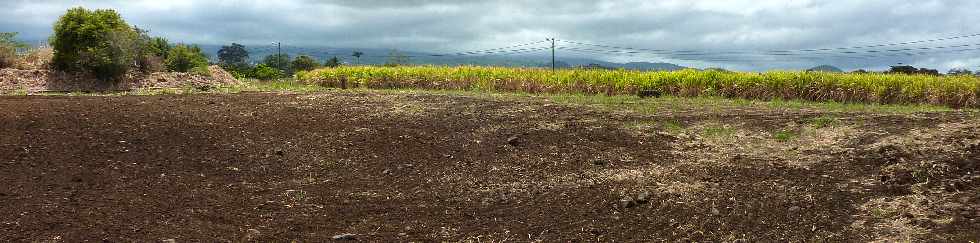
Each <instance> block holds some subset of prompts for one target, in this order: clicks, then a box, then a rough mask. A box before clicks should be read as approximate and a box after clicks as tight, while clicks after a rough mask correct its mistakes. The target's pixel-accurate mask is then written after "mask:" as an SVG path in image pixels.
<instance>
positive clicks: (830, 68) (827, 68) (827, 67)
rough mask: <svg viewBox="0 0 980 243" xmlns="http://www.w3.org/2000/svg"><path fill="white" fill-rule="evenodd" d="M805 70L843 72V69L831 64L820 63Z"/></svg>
mask: <svg viewBox="0 0 980 243" xmlns="http://www.w3.org/2000/svg"><path fill="white" fill-rule="evenodd" d="M807 71H811V72H828V73H843V72H844V70H841V69H840V68H838V67H834V66H831V65H820V66H816V67H813V68H810V69H807Z"/></svg>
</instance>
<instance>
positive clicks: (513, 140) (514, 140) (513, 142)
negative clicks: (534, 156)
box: [507, 135, 520, 146]
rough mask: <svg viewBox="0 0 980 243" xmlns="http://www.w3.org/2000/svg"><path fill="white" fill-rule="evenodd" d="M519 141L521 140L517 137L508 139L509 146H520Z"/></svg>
mask: <svg viewBox="0 0 980 243" xmlns="http://www.w3.org/2000/svg"><path fill="white" fill-rule="evenodd" d="M518 140H520V138H518V137H517V135H514V136H510V137H509V138H507V144H509V145H510V146H517V145H520V141H518Z"/></svg>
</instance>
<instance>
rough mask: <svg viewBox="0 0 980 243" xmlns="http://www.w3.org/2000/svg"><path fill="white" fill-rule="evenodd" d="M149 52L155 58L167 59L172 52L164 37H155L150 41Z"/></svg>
mask: <svg viewBox="0 0 980 243" xmlns="http://www.w3.org/2000/svg"><path fill="white" fill-rule="evenodd" d="M149 50H150V52H152V53H153V55H154V56H158V57H160V58H162V59H167V53H169V52H170V42H169V41H167V39H166V38H163V37H153V38H151V39H150V43H149Z"/></svg>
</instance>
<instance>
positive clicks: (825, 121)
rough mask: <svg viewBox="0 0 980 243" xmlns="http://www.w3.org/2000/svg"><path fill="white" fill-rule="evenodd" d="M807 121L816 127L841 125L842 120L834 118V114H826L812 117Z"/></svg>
mask: <svg viewBox="0 0 980 243" xmlns="http://www.w3.org/2000/svg"><path fill="white" fill-rule="evenodd" d="M806 123H807V124H809V125H810V126H813V127H815V128H826V127H834V126H837V125H839V124H840V120H837V118H834V117H832V116H827V115H824V116H819V117H814V118H811V119H809V120H807V122H806Z"/></svg>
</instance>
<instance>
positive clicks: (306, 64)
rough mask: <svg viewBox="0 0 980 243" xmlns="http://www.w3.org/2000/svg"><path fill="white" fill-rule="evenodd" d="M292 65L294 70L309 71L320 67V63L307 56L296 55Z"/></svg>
mask: <svg viewBox="0 0 980 243" xmlns="http://www.w3.org/2000/svg"><path fill="white" fill-rule="evenodd" d="M292 67H293V69H294V70H296V71H310V70H313V69H317V68H319V67H320V63H319V62H317V61H316V60H313V58H312V57H309V56H298V57H296V59H295V60H293V64H292Z"/></svg>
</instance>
